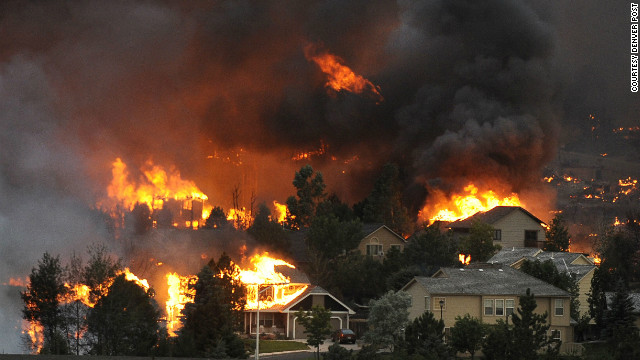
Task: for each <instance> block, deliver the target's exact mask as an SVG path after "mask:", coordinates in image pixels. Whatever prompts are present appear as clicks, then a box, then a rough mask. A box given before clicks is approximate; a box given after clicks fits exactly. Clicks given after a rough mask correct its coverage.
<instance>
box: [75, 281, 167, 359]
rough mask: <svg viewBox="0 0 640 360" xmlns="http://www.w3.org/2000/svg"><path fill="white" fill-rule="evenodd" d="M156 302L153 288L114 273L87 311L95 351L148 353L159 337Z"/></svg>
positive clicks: (98, 352) (97, 352) (116, 353)
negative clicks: (106, 288)
mask: <svg viewBox="0 0 640 360" xmlns="http://www.w3.org/2000/svg"><path fill="white" fill-rule="evenodd" d="M158 318H159V311H158V309H157V304H156V303H155V301H154V300H153V299H152V291H149V292H147V291H145V289H144V288H142V287H140V286H139V285H138V284H136V283H135V282H134V281H128V280H126V279H125V276H124V274H123V275H119V276H117V277H116V278H115V279H114V281H113V284H111V286H110V287H109V289H108V292H107V294H106V295H105V296H103V297H101V298H100V300H98V302H97V303H96V305H95V306H94V308H93V309H91V311H90V312H89V316H88V318H87V323H88V325H89V327H88V331H89V333H90V334H91V335H92V336H93V337H94V338H95V343H94V346H93V348H92V349H91V353H92V354H95V355H110V356H113V355H129V356H148V355H150V354H151V351H152V349H153V348H154V346H155V345H156V343H157V341H158V327H159V326H158Z"/></svg>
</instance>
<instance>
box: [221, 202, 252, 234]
mask: <svg viewBox="0 0 640 360" xmlns="http://www.w3.org/2000/svg"><path fill="white" fill-rule="evenodd" d="M227 220H228V221H231V223H232V224H233V226H234V227H235V228H236V229H246V228H248V227H249V226H251V224H252V223H253V216H252V215H251V212H250V211H247V210H246V209H245V208H244V207H243V208H242V209H231V210H229V213H228V214H227Z"/></svg>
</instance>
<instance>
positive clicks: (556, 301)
mask: <svg viewBox="0 0 640 360" xmlns="http://www.w3.org/2000/svg"><path fill="white" fill-rule="evenodd" d="M558 301H559V302H560V303H561V304H562V306H561V307H558ZM558 309H561V310H562V314H559V315H558ZM553 316H564V299H554V301H553Z"/></svg>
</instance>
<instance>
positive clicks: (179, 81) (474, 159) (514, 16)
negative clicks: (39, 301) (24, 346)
mask: <svg viewBox="0 0 640 360" xmlns="http://www.w3.org/2000/svg"><path fill="white" fill-rule="evenodd" d="M627 5H628V4H626V3H625V4H607V5H606V7H605V5H603V4H602V3H601V2H598V1H583V2H581V3H580V6H579V8H574V6H575V4H572V3H570V2H556V1H533V0H531V1H528V0H522V1H502V0H482V1H471V0H466V1H465V0H455V1H443V0H440V1H438V0H423V1H404V0H400V1H397V2H395V1H364V0H362V1H360V0H358V1H347V2H345V1H337V0H325V1H311V2H309V1H305V2H299V1H269V2H263V1H258V2H249V1H216V2H191V1H147V2H139V1H126V0H122V1H109V2H105V1H91V0H88V1H77V2H66V1H46V2H41V1H3V2H2V3H0V33H1V34H2V36H0V246H1V247H0V282H6V281H7V279H8V278H10V277H21V278H24V277H25V276H26V275H28V273H29V271H30V269H31V267H33V266H35V264H36V262H37V260H38V259H39V258H40V257H41V256H42V253H43V252H44V251H50V252H52V253H54V254H61V255H63V257H65V256H68V254H70V253H71V252H72V251H73V250H76V251H80V252H81V251H83V249H85V248H86V246H87V245H88V244H91V243H95V242H106V243H107V244H109V246H110V247H111V248H112V250H113V251H114V252H115V253H118V254H120V255H122V256H124V257H126V255H127V254H126V248H123V247H122V246H121V244H118V243H117V242H114V241H112V240H111V236H110V235H109V234H108V232H107V230H106V229H105V227H104V223H103V219H102V218H101V217H100V216H98V215H96V213H95V212H94V211H92V209H93V207H94V206H95V204H96V202H97V201H99V200H100V199H101V198H103V197H104V196H105V195H106V188H107V185H108V183H109V181H110V179H111V173H110V170H111V163H112V162H113V161H114V159H115V158H117V157H120V158H122V159H123V161H124V162H125V163H127V165H128V169H129V171H130V172H131V176H132V178H134V179H136V178H138V177H139V176H140V172H139V169H140V167H141V165H143V164H144V163H145V162H146V161H148V160H152V161H153V162H154V163H156V164H158V165H161V166H164V167H166V168H169V167H175V168H176V169H178V170H179V171H180V172H181V174H182V177H183V178H185V179H189V180H193V181H194V182H195V183H196V184H197V185H198V186H199V187H200V188H201V189H202V190H203V191H204V192H205V193H206V194H207V195H209V197H210V199H211V201H212V203H213V204H214V205H222V206H224V207H226V208H228V207H229V205H230V203H231V196H230V194H231V190H232V189H233V187H234V186H236V185H238V184H239V185H241V188H242V190H243V199H245V200H244V202H245V203H244V204H243V205H245V206H246V205H248V204H246V202H247V201H248V200H246V199H248V198H249V197H250V194H251V192H255V193H256V195H257V197H258V201H267V202H268V203H270V202H271V201H272V200H274V199H276V200H279V201H280V202H283V201H284V199H285V198H286V196H288V195H290V194H293V191H294V190H293V188H292V186H291V185H290V184H291V180H292V177H293V173H294V171H295V170H296V169H299V168H300V166H301V165H303V163H302V162H296V161H292V160H291V158H292V157H293V156H294V155H295V154H297V153H299V152H301V151H310V150H315V149H317V148H318V147H319V146H320V145H321V144H324V145H325V146H326V149H327V151H326V154H325V155H324V156H320V157H318V158H315V159H312V160H311V161H312V164H313V166H314V168H316V169H319V170H321V171H323V172H324V174H325V179H326V180H325V181H326V182H327V183H328V184H329V187H330V190H331V191H335V192H336V193H338V195H339V196H340V197H341V198H343V199H345V200H348V201H351V202H355V201H359V200H361V199H362V197H363V196H366V194H367V193H368V189H369V188H370V186H371V184H372V183H373V179H374V178H375V175H376V173H377V171H378V170H379V168H380V166H381V165H382V164H384V163H386V162H389V161H393V162H396V163H398V164H400V166H401V168H402V173H403V174H404V175H405V178H406V182H407V189H409V190H408V196H409V195H416V194H417V196H409V197H411V198H412V200H413V202H414V203H413V204H411V207H412V210H413V211H417V210H418V209H420V208H421V206H423V204H424V201H425V200H426V201H428V190H429V189H433V188H438V189H444V190H456V189H459V188H460V187H461V186H463V185H466V183H467V182H468V181H469V180H474V181H477V182H480V183H481V182H486V183H498V184H500V185H501V186H502V187H504V189H505V190H506V191H522V192H527V191H529V192H534V193H535V192H536V184H537V183H538V180H539V175H540V172H541V170H542V168H543V167H544V165H545V164H546V163H547V162H548V161H549V160H550V159H552V158H553V156H554V153H555V151H556V149H557V147H558V144H559V143H560V144H562V143H563V142H566V141H568V140H572V139H573V136H574V135H573V134H578V135H583V134H582V133H581V131H582V130H581V129H583V128H584V124H583V123H582V122H583V120H584V119H585V118H586V116H588V115H589V114H591V113H597V114H598V116H600V117H602V118H603V119H606V121H608V122H609V123H611V124H624V125H629V124H633V123H634V122H636V123H637V116H638V113H639V112H640V109H639V105H638V103H639V102H638V101H637V96H634V95H632V94H630V93H629V92H628V86H627V84H628V75H627V71H626V70H625V69H628V64H627V61H628V59H627V57H628V54H627V48H626V46H627V45H628V44H627V40H626V39H627V38H628V34H627V33H626V31H627V28H628V26H627V10H628V9H627ZM309 44H314V45H315V46H318V47H319V48H321V49H323V50H326V51H328V52H329V53H332V54H335V55H338V56H339V57H341V58H342V59H344V63H345V65H347V66H349V67H350V68H351V69H353V70H354V72H356V73H357V74H359V75H362V76H363V77H365V78H367V79H368V80H370V81H371V82H372V83H374V84H375V85H377V86H379V87H380V92H381V94H382V96H383V97H384V101H382V102H378V101H376V99H374V98H372V97H369V96H363V95H359V94H353V93H348V92H344V91H343V92H339V93H335V92H334V93H331V92H330V91H327V89H326V87H325V81H326V76H325V75H324V74H322V72H321V71H320V70H319V68H318V67H317V65H315V64H314V63H313V62H310V61H309V60H308V59H307V58H306V57H305V54H304V48H305V46H307V45H309ZM333 159H335V160H333ZM283 184H284V185H283ZM198 250H201V249H198ZM7 301H8V298H7V297H6V296H5V297H0V305H5V304H6V305H7V306H6V307H5V306H2V308H3V309H9V308H15V303H13V304H11V305H9V304H7ZM15 301H19V300H18V299H15ZM2 316H3V318H6V317H7V316H9V315H8V314H7V313H6V311H5V310H3V313H2ZM19 316H20V315H19V314H16V315H15V318H19ZM3 323H4V322H3ZM7 331H8V332H11V331H12V330H7ZM3 334H4V332H3ZM0 338H1V339H0V349H4V350H5V351H7V352H14V351H20V350H19V346H18V345H17V344H16V343H15V342H14V341H13V340H4V339H12V337H5V336H0ZM7 341H9V342H7Z"/></svg>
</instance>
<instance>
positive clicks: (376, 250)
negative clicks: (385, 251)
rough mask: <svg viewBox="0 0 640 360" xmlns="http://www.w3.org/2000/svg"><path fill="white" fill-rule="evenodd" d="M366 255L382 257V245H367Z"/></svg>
mask: <svg viewBox="0 0 640 360" xmlns="http://www.w3.org/2000/svg"><path fill="white" fill-rule="evenodd" d="M367 255H376V256H377V255H382V245H378V244H368V245H367Z"/></svg>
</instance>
